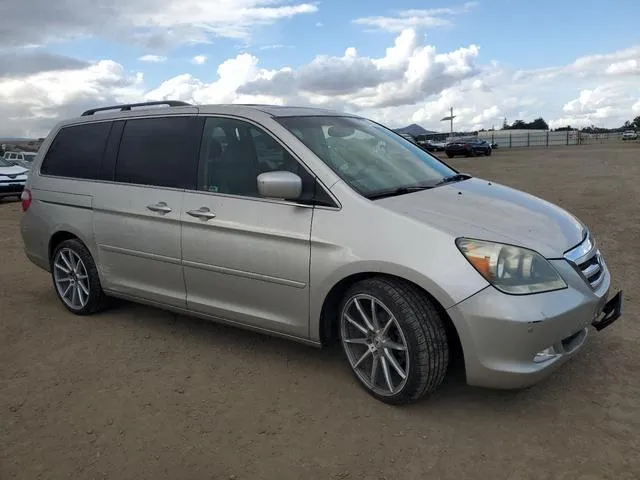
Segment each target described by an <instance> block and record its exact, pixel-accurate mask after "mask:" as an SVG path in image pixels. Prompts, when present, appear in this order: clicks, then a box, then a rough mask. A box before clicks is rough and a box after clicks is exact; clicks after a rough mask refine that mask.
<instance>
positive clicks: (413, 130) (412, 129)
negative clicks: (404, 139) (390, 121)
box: [394, 123, 437, 137]
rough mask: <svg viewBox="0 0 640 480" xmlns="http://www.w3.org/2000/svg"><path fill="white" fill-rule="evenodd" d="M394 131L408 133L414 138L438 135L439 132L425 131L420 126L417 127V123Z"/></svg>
mask: <svg viewBox="0 0 640 480" xmlns="http://www.w3.org/2000/svg"><path fill="white" fill-rule="evenodd" d="M394 131H395V132H398V133H408V134H409V135H411V136H413V137H417V136H418V135H428V134H430V133H437V132H434V131H433V130H425V129H424V128H422V127H421V126H420V125H416V124H415V123H412V124H411V125H409V126H407V127H402V128H396V129H395V130H394Z"/></svg>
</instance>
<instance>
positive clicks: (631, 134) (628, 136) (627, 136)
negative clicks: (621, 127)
mask: <svg viewBox="0 0 640 480" xmlns="http://www.w3.org/2000/svg"><path fill="white" fill-rule="evenodd" d="M637 139H638V134H637V133H636V132H635V131H634V130H627V131H626V132H624V133H623V134H622V140H637Z"/></svg>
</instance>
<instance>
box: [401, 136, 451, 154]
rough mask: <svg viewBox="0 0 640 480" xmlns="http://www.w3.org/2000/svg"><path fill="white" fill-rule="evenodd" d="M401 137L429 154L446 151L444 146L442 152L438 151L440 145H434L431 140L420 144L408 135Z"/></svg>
mask: <svg viewBox="0 0 640 480" xmlns="http://www.w3.org/2000/svg"><path fill="white" fill-rule="evenodd" d="M400 136H401V137H404V138H406V139H407V140H409V141H410V142H411V143H413V144H414V145H417V146H418V147H420V148H421V149H422V150H426V151H427V152H438V151H441V150H444V146H443V147H442V148H441V149H440V150H438V145H435V144H433V143H432V142H431V140H427V141H426V142H418V141H417V140H416V139H415V138H414V137H413V136H412V135H410V134H408V133H401V134H400Z"/></svg>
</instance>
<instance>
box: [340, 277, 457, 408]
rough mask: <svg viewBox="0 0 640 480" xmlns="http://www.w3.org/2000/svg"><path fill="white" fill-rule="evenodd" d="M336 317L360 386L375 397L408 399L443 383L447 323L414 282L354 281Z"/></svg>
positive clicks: (390, 400) (399, 401)
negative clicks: (374, 312) (445, 323)
mask: <svg viewBox="0 0 640 480" xmlns="http://www.w3.org/2000/svg"><path fill="white" fill-rule="evenodd" d="M357 303H359V305H360V307H361V308H360V309H358V305H357ZM374 304H375V311H376V312H377V313H376V318H377V325H376V322H375V321H374V317H373V315H372V312H373V311H374V310H373V308H372V307H373V305H374ZM361 311H362V312H364V314H365V315H368V319H365V318H364V317H362V314H361V313H360V312H361ZM351 320H353V321H354V322H356V323H357V325H355V324H354V323H353V322H352V321H351ZM339 322H340V343H341V344H342V348H343V351H344V354H345V356H346V358H347V362H348V363H349V366H350V367H351V370H352V372H353V373H354V375H355V376H356V378H357V379H358V381H359V383H360V384H361V385H362V387H364V389H365V390H366V391H367V392H368V393H369V394H370V395H372V396H373V397H375V398H377V399H378V400H380V401H382V402H385V403H388V404H392V405H402V404H407V403H412V402H415V401H417V400H419V399H420V398H422V397H423V396H425V395H426V394H427V393H430V392H432V391H434V390H435V389H436V388H437V387H438V386H439V385H440V383H442V380H443V379H444V377H445V375H446V372H447V368H448V365H449V345H448V342H447V335H446V331H445V327H444V324H443V322H442V319H441V318H440V315H439V313H438V311H437V310H436V308H435V306H434V305H433V303H432V302H431V300H430V299H429V298H428V297H427V296H426V295H425V294H424V292H421V291H420V290H419V289H418V288H417V287H415V286H413V285H411V284H409V283H407V282H404V281H402V280H393V279H388V278H385V277H373V278H369V279H365V280H362V281H360V282H357V283H356V284H354V285H353V286H352V287H351V288H349V290H348V291H347V292H346V294H345V297H344V299H343V301H342V304H341V306H340V317H339ZM363 327H364V330H363ZM376 330H377V333H376ZM385 331H386V333H385ZM365 332H366V334H365ZM402 346H404V347H405V349H404V350H403V349H401V348H399V347H402ZM393 360H395V364H394V362H393ZM374 362H375V365H376V366H375V367H374ZM398 368H399V370H398ZM400 372H404V377H403V376H402V375H401V374H400ZM372 379H373V380H372Z"/></svg>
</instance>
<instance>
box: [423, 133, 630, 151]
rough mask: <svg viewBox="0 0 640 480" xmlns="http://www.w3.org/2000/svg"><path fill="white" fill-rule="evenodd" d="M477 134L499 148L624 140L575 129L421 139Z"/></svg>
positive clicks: (431, 137)
mask: <svg viewBox="0 0 640 480" xmlns="http://www.w3.org/2000/svg"><path fill="white" fill-rule="evenodd" d="M474 136H477V138H481V139H483V140H486V141H488V142H491V143H496V144H498V147H499V148H519V147H554V146H561V145H592V144H600V143H609V142H622V141H623V140H622V134H621V133H584V132H578V131H575V130H571V131H569V130H567V131H555V132H552V131H548V130H530V131H526V130H514V131H511V130H496V131H489V132H478V134H477V135H456V134H454V135H453V137H452V136H451V135H449V134H430V135H421V136H420V137H419V139H420V140H434V141H450V140H452V139H453V138H457V137H463V138H472V137H474ZM624 142H625V143H627V142H636V143H637V142H640V139H638V140H624Z"/></svg>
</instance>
